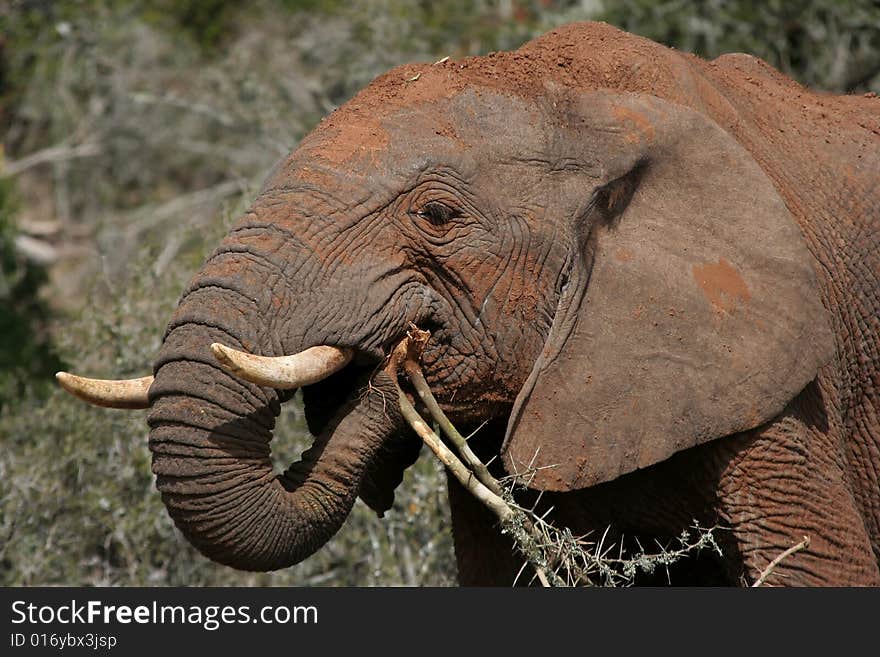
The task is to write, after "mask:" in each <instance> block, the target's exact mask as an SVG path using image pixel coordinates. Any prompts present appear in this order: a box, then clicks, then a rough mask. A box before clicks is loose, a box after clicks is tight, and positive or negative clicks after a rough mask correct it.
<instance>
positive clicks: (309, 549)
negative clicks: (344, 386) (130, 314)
mask: <svg viewBox="0 0 880 657" xmlns="http://www.w3.org/2000/svg"><path fill="white" fill-rule="evenodd" d="M236 259H237V260H238V262H237V263H232V264H234V265H236V266H233V267H230V266H229V265H230V263H229V262H228V261H229V258H228V257H226V261H222V258H221V262H219V263H218V262H216V261H215V262H210V263H209V264H208V265H207V266H206V268H205V269H203V271H202V272H201V273H200V275H199V276H198V277H197V279H196V280H195V281H194V283H193V286H192V288H191V289H190V291H189V292H188V293H187V294H186V295H185V297H184V300H183V301H182V302H181V304H180V306H179V307H178V309H177V312H176V313H175V316H174V318H173V319H172V321H171V324H170V326H169V329H168V333H167V335H166V337H165V341H164V344H163V346H162V349H161V351H160V354H159V358H158V361H157V363H156V372H155V382H154V383H153V385H152V386H151V388H150V401H151V408H150V412H149V415H148V423H149V425H150V450H151V451H152V454H153V472H154V473H155V475H156V477H157V487H158V489H159V491H160V492H161V494H162V499H163V501H164V503H165V505H166V507H167V509H168V512H169V513H170V515H171V517H172V518H173V519H174V522H175V523H176V525H177V526H178V527H179V528H180V530H181V531H182V532H183V533H184V535H185V536H186V537H187V539H188V540H189V541H190V542H191V543H193V544H194V545H195V546H196V547H197V548H198V549H199V550H200V551H201V552H203V553H204V554H205V555H206V556H208V557H210V558H211V559H214V560H216V561H219V562H221V563H224V564H226V565H229V566H233V567H235V568H240V569H243V570H274V569H278V568H283V567H286V566H290V565H292V564H294V563H297V562H299V561H301V560H303V559H305V558H306V557H308V556H309V555H311V554H312V553H313V552H314V551H315V550H317V549H318V548H319V547H320V546H321V545H323V544H324V543H325V542H326V541H327V540H328V539H329V538H330V537H331V536H332V535H333V534H334V533H335V532H336V531H337V530H338V529H339V527H340V526H341V525H342V523H343V522H344V520H345V518H346V517H347V515H348V513H349V512H350V510H351V507H352V505H353V504H354V500H355V497H356V496H357V494H358V491H359V488H360V484H361V480H362V479H363V477H364V475H365V471H366V469H367V468H369V466H370V464H371V462H372V460H373V459H374V457H375V455H376V453H377V452H378V451H379V450H380V448H381V447H382V445H383V443H384V442H385V441H386V440H387V438H388V437H389V436H390V435H391V434H393V433H394V432H395V431H398V430H399V427H400V426H401V423H400V420H399V418H398V417H397V413H398V412H397V410H396V408H395V407H394V405H393V404H386V403H385V401H386V399H394V398H395V393H394V390H393V387H392V384H391V382H390V381H389V380H388V379H387V377H385V376H384V375H382V374H378V375H376V376H374V377H373V379H372V380H371V381H369V384H370V385H369V386H367V385H366V384H367V383H368V381H367V380H366V379H365V380H364V381H362V382H359V385H358V386H356V387H357V388H358V389H357V390H356V392H355V394H354V395H352V396H351V397H350V398H349V399H348V400H347V401H346V400H345V399H344V398H340V399H339V406H338V408H337V409H336V411H335V413H334V414H333V415H332V416H331V417H330V420H329V422H327V424H326V426H325V427H323V429H322V431H321V432H320V435H318V436H317V437H316V439H315V442H314V444H313V446H312V447H311V448H310V449H309V450H307V451H306V452H305V453H304V454H303V456H302V459H301V461H299V462H297V463H295V464H293V465H292V466H291V467H290V468H289V469H288V470H287V471H286V472H284V473H283V474H277V473H276V472H275V471H274V470H273V467H272V462H271V459H270V448H269V442H270V440H271V439H272V430H273V428H274V425H275V418H276V417H277V415H278V412H279V410H280V401H279V398H278V393H277V392H276V391H275V390H273V389H271V388H265V387H261V386H258V385H256V384H253V383H248V382H247V381H243V380H241V379H239V378H237V377H235V376H234V375H231V374H229V373H227V372H226V371H224V370H223V369H222V368H221V367H220V366H219V365H218V364H217V361H216V360H215V358H214V355H213V354H212V353H211V351H210V345H211V344H212V343H214V342H220V343H223V344H228V345H233V346H234V347H235V348H238V349H242V350H246V351H252V352H255V353H265V354H268V355H273V352H275V351H277V350H278V347H277V345H276V346H273V344H272V340H271V339H270V338H267V337H266V335H271V334H272V332H271V328H268V329H267V326H268V325H267V323H266V321H265V317H266V315H267V313H264V312H261V308H265V307H267V306H268V304H266V303H264V302H263V300H262V299H261V298H260V297H259V296H255V295H253V294H252V293H248V291H247V290H245V289H242V287H241V285H242V281H247V280H248V279H249V278H251V276H250V275H249V274H248V271H247V269H246V268H244V267H243V266H242V265H243V263H242V261H241V259H240V258H238V257H236ZM221 265H222V266H221ZM306 346H307V345H306Z"/></svg>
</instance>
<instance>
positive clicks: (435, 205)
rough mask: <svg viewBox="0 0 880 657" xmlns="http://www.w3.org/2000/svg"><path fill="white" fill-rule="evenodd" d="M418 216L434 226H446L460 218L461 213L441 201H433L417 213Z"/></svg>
mask: <svg viewBox="0 0 880 657" xmlns="http://www.w3.org/2000/svg"><path fill="white" fill-rule="evenodd" d="M416 216H418V217H419V218H420V219H424V220H425V221H427V222H429V223H430V224H431V225H432V226H444V225H446V224H447V223H449V222H450V221H451V220H452V219H455V218H456V217H458V216H459V211H458V210H456V209H455V208H450V207H449V206H448V205H446V204H444V203H440V202H439V201H431V202H430V203H427V204H425V206H424V207H423V208H422V209H421V210H419V211H418V212H416Z"/></svg>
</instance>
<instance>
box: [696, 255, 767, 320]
mask: <svg viewBox="0 0 880 657" xmlns="http://www.w3.org/2000/svg"><path fill="white" fill-rule="evenodd" d="M693 275H694V280H695V281H696V282H697V285H699V286H700V289H701V290H702V291H703V295H704V296H705V297H706V300H707V301H708V302H709V303H710V304H711V305H712V308H713V309H714V310H715V312H716V313H718V314H730V313H733V312H734V311H735V310H736V307H737V302H738V301H743V302H745V301H748V300H749V299H751V298H752V295H751V293H750V292H749V288H748V286H747V285H746V282H745V281H744V280H743V278H742V276H740V273H739V272H738V271H737V270H736V269H734V268H733V267H732V266H731V264H730V263H729V262H727V261H726V260H725V259H724V258H719V259H718V264H712V263H708V262H707V263H705V264H703V265H694V267H693Z"/></svg>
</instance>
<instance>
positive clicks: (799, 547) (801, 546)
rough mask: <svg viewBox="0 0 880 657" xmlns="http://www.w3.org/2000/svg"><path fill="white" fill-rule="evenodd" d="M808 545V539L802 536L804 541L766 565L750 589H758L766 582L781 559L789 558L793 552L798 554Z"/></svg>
mask: <svg viewBox="0 0 880 657" xmlns="http://www.w3.org/2000/svg"><path fill="white" fill-rule="evenodd" d="M809 545H810V537H809V536H804V540H802V541H801V542H800V543H798V544H797V545H792V546H791V547H790V548H788V549H787V550H786V551H785V552H783V553H782V554H780V555H779V556H778V557H776V558H775V559H774V560H773V561H771V562H770V563H769V564H768V565H767V567H766V568H765V569H764V570H763V571H762V572H761V575H760V577H758V579H757V580H755V583H754V584H752V588H758V587H759V586H761V584H763V583H764V582H765V581H766V580H767V578H768V577H770V575H772V574H773V570H774V569H775V568H776V566H778V565H779V564H780V563H781V562H782V560H783V559H785V558H787V557H790V556H791V555H793V554H794V553H795V552H800V551H801V550H803V549H804V548H806V547H809Z"/></svg>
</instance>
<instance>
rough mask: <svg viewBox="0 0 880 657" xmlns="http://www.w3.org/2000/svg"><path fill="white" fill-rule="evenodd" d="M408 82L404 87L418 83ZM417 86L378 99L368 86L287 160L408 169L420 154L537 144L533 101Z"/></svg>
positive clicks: (352, 169) (470, 89)
mask: <svg viewBox="0 0 880 657" xmlns="http://www.w3.org/2000/svg"><path fill="white" fill-rule="evenodd" d="M433 77H435V78H436V77H437V76H436V75H434V76H433ZM440 82H442V81H440ZM404 84H407V83H406V82H404ZM408 84H409V85H410V86H407V87H405V89H410V88H414V87H415V86H416V85H422V84H423V81H422V80H421V79H419V80H418V81H416V82H411V83H408ZM424 85H425V87H426V88H429V89H431V90H432V91H430V92H426V93H408V92H406V91H402V92H400V93H398V94H397V95H394V96H392V97H391V98H389V99H387V102H380V103H377V102H376V100H375V98H374V97H373V96H374V95H375V94H371V93H370V91H371V89H372V85H371V87H368V88H367V89H366V90H365V91H363V92H361V94H359V95H358V96H356V97H355V98H354V99H352V100H351V101H349V103H347V104H346V105H344V106H342V107H341V108H339V109H338V110H337V111H336V112H334V113H333V114H331V115H330V116H329V117H327V118H325V119H324V120H323V121H322V122H321V123H320V124H319V125H318V126H317V127H316V128H315V130H313V131H312V133H310V134H309V135H308V136H307V137H306V138H305V139H304V140H303V142H302V143H301V144H300V147H299V148H298V149H297V153H296V154H295V156H294V158H293V159H294V160H301V161H305V160H313V161H318V162H321V163H322V164H323V165H325V166H328V167H331V168H335V169H337V170H343V169H344V170H345V171H346V172H347V173H349V174H351V173H357V172H363V173H364V174H367V172H375V171H376V170H377V169H378V170H380V171H383V170H384V171H386V172H387V170H389V169H391V170H393V169H398V168H400V167H401V166H408V165H409V164H410V163H411V160H412V159H413V158H414V157H417V156H418V155H419V154H432V155H435V156H436V157H437V158H438V159H443V158H444V157H445V156H453V157H454V156H455V155H456V154H460V153H462V152H464V151H467V150H469V149H471V148H473V147H474V146H475V145H477V144H479V146H480V149H481V152H487V146H488V147H489V149H490V150H493V147H504V146H505V144H517V145H519V146H520V147H522V146H524V145H525V146H528V145H530V144H534V145H535V147H538V146H539V145H540V143H541V142H542V141H543V129H542V123H543V122H542V120H541V112H540V111H539V108H538V106H537V105H536V104H535V103H534V101H532V102H526V101H525V100H524V99H522V98H519V97H516V96H512V95H508V94H503V93H499V92H498V91H495V90H490V89H486V88H483V87H479V86H452V87H450V86H443V85H440V86H436V87H435V86H432V85H430V81H425V82H424ZM367 101H368V102H367ZM487 135H491V136H492V139H491V140H489V139H487ZM487 154H488V153H487ZM297 156H299V157H297ZM292 163H293V162H292Z"/></svg>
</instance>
